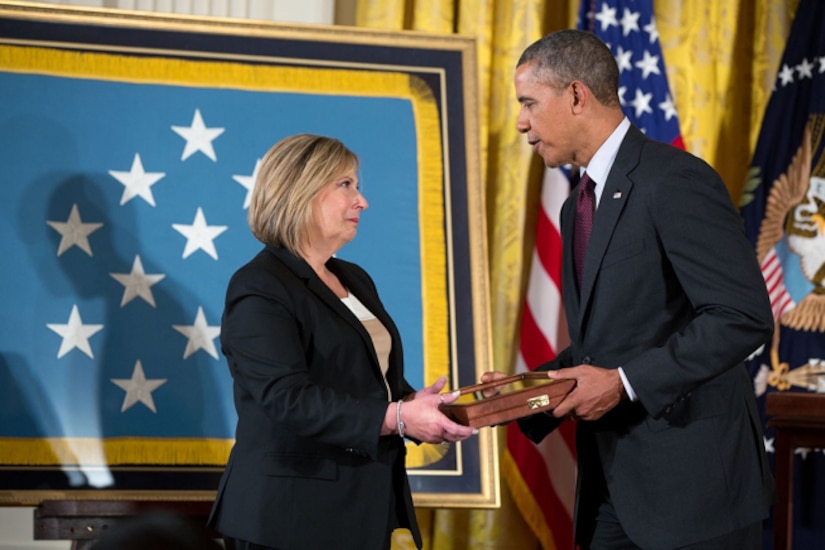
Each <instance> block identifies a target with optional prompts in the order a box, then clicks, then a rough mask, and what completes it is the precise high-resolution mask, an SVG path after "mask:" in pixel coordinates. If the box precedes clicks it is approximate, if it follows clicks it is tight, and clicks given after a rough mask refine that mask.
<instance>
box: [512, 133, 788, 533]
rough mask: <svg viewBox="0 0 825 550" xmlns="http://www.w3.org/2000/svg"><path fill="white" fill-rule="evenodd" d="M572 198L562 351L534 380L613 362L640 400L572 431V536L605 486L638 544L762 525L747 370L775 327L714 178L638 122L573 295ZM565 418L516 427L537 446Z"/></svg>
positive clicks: (564, 225)
mask: <svg viewBox="0 0 825 550" xmlns="http://www.w3.org/2000/svg"><path fill="white" fill-rule="evenodd" d="M576 191H577V189H575V190H574V191H573V193H571V197H570V198H569V200H567V201H566V203H565V204H564V206H563V207H562V213H561V230H562V238H563V243H564V253H563V254H564V255H563V262H562V271H563V273H562V292H563V300H564V305H565V312H566V315H567V321H568V325H569V333H570V342H571V344H570V347H568V348H567V349H565V350H563V351H562V352H561V353H560V354H559V356H558V357H557V358H556V359H555V360H554V361H551V362H550V363H548V364H545V365H543V366H542V367H540V368H541V369H551V368H552V369H555V368H561V367H570V366H575V365H578V364H581V363H587V364H592V365H596V366H599V367H606V368H617V367H622V368H623V369H624V372H625V374H626V376H627V378H628V380H629V382H630V385H631V387H632V388H633V390H635V393H636V394H637V395H638V401H637V402H633V403H631V402H629V401H624V402H622V403H621V404H620V405H619V406H618V407H616V408H615V409H613V410H612V411H610V412H609V413H607V414H606V415H605V416H604V417H602V418H601V419H600V420H598V421H595V422H579V423H578V426H577V438H576V439H577V457H578V462H579V465H578V468H579V477H578V481H577V494H576V533H577V540H583V538H585V537H586V535H587V533H588V532H590V531H591V530H592V528H593V526H592V524H590V523H589V522H588V521H586V520H587V518H592V517H593V514H594V507H595V506H597V504H598V502H599V501H600V500H601V498H602V495H603V494H604V491H605V488H606V489H607V491H609V495H610V497H611V499H612V502H613V505H614V507H615V510H616V513H617V515H618V518H619V520H620V522H621V524H622V526H623V528H624V530H625V532H626V533H627V534H628V536H629V537H630V538H631V539H632V540H633V541H634V542H635V543H636V544H637V545H639V546H640V547H642V548H651V549H667V548H674V547H676V546H678V545H685V544H688V543H692V542H698V541H702V540H707V539H710V538H713V537H715V536H719V535H722V534H725V533H728V532H731V531H734V530H737V529H739V528H742V527H745V526H747V525H749V524H753V523H755V522H758V521H760V520H762V519H763V518H765V517H767V515H768V512H769V507H770V503H771V501H772V498H773V480H772V477H771V474H770V472H769V469H768V464H767V460H766V455H765V449H764V442H763V438H762V430H761V425H760V419H759V416H758V413H757V409H756V401H755V397H754V388H753V383H752V381H751V379H750V377H749V376H748V373H747V371H746V369H745V367H744V365H743V360H744V358H746V357H747V356H748V355H749V354H750V353H752V352H753V351H755V350H756V349H757V348H758V347H759V346H761V345H763V344H765V343H766V342H767V340H768V339H769V338H770V336H771V334H772V330H773V317H772V313H771V307H770V303H769V299H768V296H767V291H766V287H765V282H764V280H763V278H762V275H761V273H760V270H759V266H758V265H757V261H756V258H755V253H754V250H753V248H752V247H751V246H750V244H749V243H748V241H747V239H746V237H745V235H744V230H743V225H742V222H741V219H740V217H739V215H738V214H737V212H736V210H735V209H734V208H733V205H732V203H731V200H730V196H729V195H728V192H727V190H726V188H725V186H724V184H723V182H722V181H721V179H720V177H719V176H718V174H717V173H716V172H715V171H714V170H713V169H712V168H710V167H709V166H708V165H707V164H706V163H704V162H703V161H701V160H700V159H698V158H696V157H694V156H692V155H690V154H688V153H686V152H684V151H681V150H678V149H676V148H674V147H671V146H669V145H666V144H662V143H659V142H656V141H653V140H651V139H648V138H646V137H645V136H644V135H643V134H642V133H641V132H640V131H639V130H638V129H636V128H634V127H631V128H630V130H629V131H628V133H627V135H626V137H625V138H624V140H623V142H622V144H621V147H620V149H619V151H618V155H617V157H616V160H615V162H614V164H613V167H612V169H611V170H610V174H609V176H608V178H607V181H606V182H605V187H604V190H603V193H602V195H601V199H600V202H599V206H598V209H597V211H596V214H595V218H594V222H593V230H592V234H591V238H590V243H589V245H588V249H587V253H586V257H585V263H584V273H583V277H582V278H583V280H582V289H581V296H579V293H578V292H577V288H576V282H575V275H574V270H573V258H572V239H573V226H574V218H575V214H576V212H575V209H576V207H575V199H576ZM558 423H559V421H558V420H556V419H554V418H552V417H551V416H548V415H544V414H539V415H535V416H532V417H528V418H527V419H525V420H523V421H521V422H520V426H521V428H522V431H523V432H524V433H525V434H526V435H527V436H528V437H529V438H530V439H532V440H533V441H536V442H538V441H540V440H542V439H543V438H544V437H545V436H546V435H547V434H548V433H549V432H550V431H551V430H552V429H554V428H555V427H556V426H557V425H558Z"/></svg>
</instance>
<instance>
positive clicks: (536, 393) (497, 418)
mask: <svg viewBox="0 0 825 550" xmlns="http://www.w3.org/2000/svg"><path fill="white" fill-rule="evenodd" d="M525 381H533V382H534V383H533V384H523V382H525ZM536 381H539V383H535V382H536ZM575 385H576V381H575V380H572V379H570V380H567V379H563V380H550V379H548V378H547V373H546V372H525V373H521V374H517V375H514V376H508V377H505V378H500V379H499V380H495V381H493V382H488V383H486V384H477V385H475V386H465V387H463V388H460V391H461V395H462V396H464V395H470V396H472V397H473V399H472V400H471V401H469V402H463V401H462V398H461V397H459V399H458V400H457V401H455V402H453V403H451V404H449V405H441V411H442V412H443V413H444V414H445V415H447V416H448V417H450V418H451V419H452V420H454V421H455V422H458V423H459V424H463V425H465V426H472V427H474V428H481V427H484V426H496V425H499V424H506V423H507V422H510V421H512V420H516V419H518V418H522V417H525V416H530V415H533V414H536V413H540V412H545V411H551V410H553V409H554V408H555V407H556V405H558V404H559V403H560V402H561V401H562V399H564V397H565V396H566V395H567V394H568V393H569V392H570V391H571V390H572V389H573V388H574V387H575ZM508 386H509V387H508ZM498 388H503V389H502V390H498V391H499V393H497V395H495V396H494V397H487V398H484V397H483V395H484V393H485V392H488V393H489V391H490V390H497V389H498Z"/></svg>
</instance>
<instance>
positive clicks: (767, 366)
mask: <svg viewBox="0 0 825 550" xmlns="http://www.w3.org/2000/svg"><path fill="white" fill-rule="evenodd" d="M823 28H825V3H823V2H820V1H818V0H801V2H800V3H799V6H798V8H797V12H796V16H795V18H794V22H793V25H792V27H791V32H790V34H789V37H788V43H787V45H786V48H785V52H784V54H783V57H782V62H781V64H780V67H779V71H778V73H777V77H776V81H775V83H774V90H773V92H772V94H771V97H770V100H769V102H768V107H767V109H766V111H765V118H764V120H763V123H762V128H761V131H760V134H759V140H758V142H757V145H756V150H755V152H754V156H753V161H752V163H751V167H750V171H749V173H748V181H747V183H746V186H745V192H744V194H743V197H742V202H741V211H742V216H743V218H744V222H745V227H746V230H747V234H748V238H749V239H750V240H751V242H752V243H753V246H754V248H755V250H756V254H757V256H758V259H759V262H760V264H761V266H762V273H763V275H764V277H765V282H766V284H767V286H768V290H769V291H770V296H771V303H772V306H773V312H774V318H775V320H776V329H775V333H774V338H773V340H772V342H771V344H770V346H765V348H764V349H761V350H759V351H758V352H757V353H756V354H754V356H753V357H752V358H751V360H750V361H749V368H750V371H751V374H752V375H753V377H754V384H755V388H756V392H757V396H758V398H759V403H760V405H761V407H762V411H763V420H765V421H767V420H768V419H767V415H766V414H765V403H766V398H767V395H769V394H770V393H772V392H814V393H819V394H822V393H825V155H823V152H825V33H823V32H822V29H823ZM766 424H767V422H766ZM775 437H776V434H775V432H774V430H773V429H772V428H771V427H770V425H766V427H765V445H766V448H767V450H768V452H769V456H770V457H771V460H772V461H773V462H774V463H775V462H776V460H775V454H774V453H775V450H776V449H775ZM823 452H824V451H823V449H803V448H800V449H796V452H795V456H794V458H793V461H794V472H795V480H794V486H793V494H794V501H793V514H794V517H793V539H794V548H803V549H804V548H821V547H822V546H821V544H822V543H821V541H822V540H823V539H825V521H823V518H825V455H824V454H823Z"/></svg>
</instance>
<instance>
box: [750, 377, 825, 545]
mask: <svg viewBox="0 0 825 550" xmlns="http://www.w3.org/2000/svg"><path fill="white" fill-rule="evenodd" d="M765 412H766V413H767V415H768V418H769V419H768V426H770V427H771V428H773V429H774V430H775V431H776V442H775V446H774V450H775V456H776V492H777V497H778V501H777V503H776V510H775V514H774V526H773V529H774V550H790V549H791V548H793V482H794V474H793V466H794V462H793V459H794V449H796V448H798V447H810V448H819V449H822V448H825V394H815V393H801V392H774V393H769V394H768V396H767V398H766V406H765Z"/></svg>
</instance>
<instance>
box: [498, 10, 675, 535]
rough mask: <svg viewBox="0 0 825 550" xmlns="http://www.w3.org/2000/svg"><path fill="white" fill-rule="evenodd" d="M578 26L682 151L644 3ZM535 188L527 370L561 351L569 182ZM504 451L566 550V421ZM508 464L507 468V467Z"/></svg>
mask: <svg viewBox="0 0 825 550" xmlns="http://www.w3.org/2000/svg"><path fill="white" fill-rule="evenodd" d="M578 28H580V29H583V30H588V31H591V32H593V33H595V34H596V35H597V36H598V37H599V38H601V39H602V40H603V41H604V42H605V43H606V44H607V45H608V46H609V47H610V50H611V51H612V52H613V56H614V57H615V58H616V63H617V64H618V66H619V70H620V76H619V98H620V100H621V104H622V110H623V111H624V113H625V115H626V116H627V117H628V119H630V121H631V122H632V123H633V124H634V125H636V126H637V127H639V128H640V129H641V130H642V131H643V132H645V133H646V134H647V135H648V136H649V137H652V138H654V139H658V140H660V141H664V142H666V143H670V144H672V145H674V146H676V147H679V148H682V149H684V145H683V142H682V136H681V132H680V130H679V118H678V116H677V114H676V108H675V105H674V101H673V96H672V94H671V93H670V88H669V86H668V83H667V74H666V72H665V65H664V58H663V56H662V48H661V45H660V44H659V33H658V31H657V29H656V19H655V17H654V15H653V6H652V0H639V1H633V0H612V1H598V2H597V1H587V0H585V1H583V2H582V4H581V9H580V13H579V24H578ZM542 185H543V187H542V200H541V211H540V213H539V222H538V227H537V235H536V250H535V253H534V255H533V260H532V267H531V270H530V278H529V283H528V289H527V299H526V303H525V306H524V314H523V318H522V329H521V342H520V350H519V357H518V359H517V365H516V371H517V372H521V371H526V370H532V369H534V368H536V367H537V366H538V365H540V364H541V363H544V362H546V361H548V360H550V359H552V358H553V357H554V356H555V355H556V353H557V352H558V351H560V350H561V349H562V348H564V347H565V345H566V343H565V342H566V338H567V335H566V333H565V331H566V322H565V320H564V312H563V308H562V303H561V235H560V232H559V221H558V217H559V211H560V209H561V205H562V203H563V202H564V199H565V198H566V197H567V195H568V194H569V190H570V182H569V179H568V177H567V174H566V173H565V171H563V170H562V169H548V170H547V171H546V173H545V177H544V182H543V184H542ZM507 450H508V454H509V456H505V461H506V462H505V476H506V477H507V479H508V482H509V485H510V488H511V492H512V493H513V497H514V500H515V501H516V504H517V506H518V507H519V509H520V510H521V512H522V515H523V516H524V518H525V520H526V521H527V523H528V524H529V525H530V527H531V528H532V529H533V531H534V532H535V533H536V536H537V537H538V539H539V541H540V543H541V545H542V547H543V548H545V549H565V548H572V547H573V504H574V491H575V478H576V450H575V426H574V424H572V423H570V422H566V423H563V424H562V425H561V427H560V428H559V429H557V430H556V431H554V432H553V433H551V434H550V435H549V436H548V437H546V438H545V439H544V441H542V442H541V443H540V444H539V445H534V444H533V443H532V442H530V441H529V440H528V439H527V438H526V437H524V436H523V435H522V434H521V433H520V432H519V430H518V427H517V426H515V425H511V426H508V429H507ZM510 460H512V465H514V466H515V468H509V467H508V465H507V461H510ZM507 472H510V473H509V474H508V473H507Z"/></svg>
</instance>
